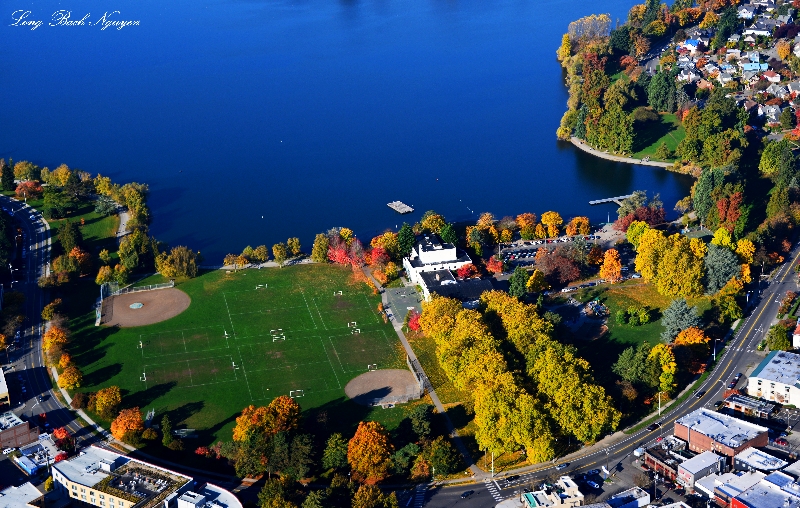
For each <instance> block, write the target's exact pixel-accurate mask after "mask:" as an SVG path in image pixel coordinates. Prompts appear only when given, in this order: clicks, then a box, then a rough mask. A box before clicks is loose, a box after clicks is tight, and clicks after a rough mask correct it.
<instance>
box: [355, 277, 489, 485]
mask: <svg viewBox="0 0 800 508" xmlns="http://www.w3.org/2000/svg"><path fill="white" fill-rule="evenodd" d="M362 270H363V271H364V274H365V275H366V276H367V277H369V279H370V280H371V281H372V283H373V284H374V285H375V287H376V288H378V291H380V293H381V301H382V302H383V308H384V309H388V308H389V299H388V298H387V297H386V291H385V289H384V288H383V286H381V283H380V282H378V281H377V280H375V277H373V276H372V273H370V271H369V268H367V267H363V268H362ZM391 311H392V312H391V315H390V316H389V319H390V320H391V322H392V326H393V327H394V331H395V332H397V336H398V337H399V338H400V342H401V343H402V344H403V349H405V350H406V354H407V355H408V358H409V360H410V361H411V363H412V364H414V365H419V369H420V371H422V372H421V373H422V375H423V376H424V377H425V379H426V380H427V379H428V376H427V375H425V371H424V370H423V369H422V364H421V363H419V360H417V355H415V354H414V350H413V349H412V348H411V344H409V343H408V339H406V335H405V333H403V323H402V322H400V321H398V319H399V316H398V315H397V314H396V313H395V312H394V309H391ZM387 314H388V313H387ZM427 384H428V395H430V397H431V400H432V401H433V405H434V406H435V407H436V410H437V411H438V412H439V414H441V415H442V416H444V421H445V425H446V426H447V432H448V433H449V434H450V438H451V439H452V441H453V443H454V444H455V445H456V448H458V451H459V452H460V453H461V456H462V457H463V458H464V463H465V464H469V470H470V471H472V474H473V475H474V479H476V480H477V479H483V478H484V477H486V476H487V475H486V472H485V471H484V470H483V469H481V468H479V467H478V465H477V464H475V463H474V462H473V461H472V455H470V453H469V450H467V447H466V445H464V442H463V441H462V440H461V436H459V435H458V431H456V428H455V427H454V426H453V422H451V421H450V417H448V416H447V412H446V411H445V409H444V405H443V404H442V401H441V400H439V396H438V395H436V390H434V389H433V386H431V385H430V383H429V382H428V383H427ZM458 481H464V480H463V479H459V480H458Z"/></svg>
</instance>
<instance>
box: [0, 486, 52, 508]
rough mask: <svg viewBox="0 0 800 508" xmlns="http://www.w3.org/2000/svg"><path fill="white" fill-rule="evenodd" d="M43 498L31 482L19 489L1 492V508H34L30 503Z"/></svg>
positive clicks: (12, 488)
mask: <svg viewBox="0 0 800 508" xmlns="http://www.w3.org/2000/svg"><path fill="white" fill-rule="evenodd" d="M40 497H42V493H41V492H39V489H37V488H36V487H34V486H33V485H32V484H31V482H26V483H23V484H22V485H20V486H19V487H8V488H7V489H5V490H0V508H32V507H33V506H34V505H31V504H30V503H31V502H32V501H35V500H37V499H39V498H40Z"/></svg>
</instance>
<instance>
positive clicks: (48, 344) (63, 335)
mask: <svg viewBox="0 0 800 508" xmlns="http://www.w3.org/2000/svg"><path fill="white" fill-rule="evenodd" d="M68 341H69V336H68V335H67V332H66V330H64V329H63V328H60V327H58V326H51V327H50V328H49V329H48V330H47V331H46V332H44V335H43V336H42V351H44V352H45V353H47V352H48V351H50V350H51V349H53V348H56V347H63V346H65V345H66V344H67V342H68Z"/></svg>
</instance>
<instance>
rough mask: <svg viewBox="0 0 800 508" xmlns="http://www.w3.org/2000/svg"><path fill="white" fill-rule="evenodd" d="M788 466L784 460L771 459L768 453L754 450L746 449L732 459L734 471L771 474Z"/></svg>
mask: <svg viewBox="0 0 800 508" xmlns="http://www.w3.org/2000/svg"><path fill="white" fill-rule="evenodd" d="M788 465H789V463H788V462H786V461H785V460H781V459H779V458H778V457H773V456H772V455H770V454H769V453H767V452H762V451H761V450H757V449H755V448H748V449H747V450H745V451H743V452H741V453H739V454H737V455H736V456H735V457H734V458H733V468H734V469H735V470H736V471H753V470H755V471H762V472H764V473H771V472H773V471H779V470H781V469H783V468H785V467H786V466H788Z"/></svg>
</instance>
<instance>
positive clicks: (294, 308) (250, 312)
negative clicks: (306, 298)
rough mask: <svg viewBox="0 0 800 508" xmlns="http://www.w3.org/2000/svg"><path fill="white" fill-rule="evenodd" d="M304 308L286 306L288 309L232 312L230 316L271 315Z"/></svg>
mask: <svg viewBox="0 0 800 508" xmlns="http://www.w3.org/2000/svg"><path fill="white" fill-rule="evenodd" d="M303 307H304V306H303V305H293V306H286V307H273V306H268V307H267V308H263V309H257V310H251V311H247V312H231V313H230V315H231V316H246V315H248V314H269V313H271V312H275V311H281V310H296V309H302V308H303ZM234 310H236V308H235V307H234Z"/></svg>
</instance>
